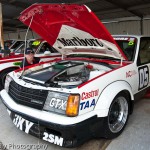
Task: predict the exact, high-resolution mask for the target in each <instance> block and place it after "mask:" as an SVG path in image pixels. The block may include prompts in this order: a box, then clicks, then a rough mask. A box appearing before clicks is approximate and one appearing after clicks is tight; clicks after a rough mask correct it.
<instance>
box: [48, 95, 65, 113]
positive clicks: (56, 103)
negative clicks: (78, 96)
mask: <svg viewBox="0 0 150 150" xmlns="http://www.w3.org/2000/svg"><path fill="white" fill-rule="evenodd" d="M66 103H67V101H64V100H61V99H59V98H54V97H53V98H52V99H51V100H50V103H49V106H50V107H54V108H57V109H62V110H66Z"/></svg>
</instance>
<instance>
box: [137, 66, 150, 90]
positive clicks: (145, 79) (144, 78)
mask: <svg viewBox="0 0 150 150" xmlns="http://www.w3.org/2000/svg"><path fill="white" fill-rule="evenodd" d="M138 71H139V90H141V89H143V88H145V87H146V86H147V85H148V83H149V69H148V67H147V66H142V67H139V69H138Z"/></svg>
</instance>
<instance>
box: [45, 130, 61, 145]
mask: <svg viewBox="0 0 150 150" xmlns="http://www.w3.org/2000/svg"><path fill="white" fill-rule="evenodd" d="M43 140H45V141H48V142H50V143H52V144H56V145H59V146H62V145H63V138H62V137H58V136H56V135H53V134H49V133H47V132H44V133H43Z"/></svg>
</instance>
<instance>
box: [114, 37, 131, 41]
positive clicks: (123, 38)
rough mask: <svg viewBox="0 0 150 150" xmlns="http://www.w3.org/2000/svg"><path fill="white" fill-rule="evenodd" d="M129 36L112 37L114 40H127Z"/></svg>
mask: <svg viewBox="0 0 150 150" xmlns="http://www.w3.org/2000/svg"><path fill="white" fill-rule="evenodd" d="M128 39H129V38H128V37H114V40H121V41H122V40H124V41H127V40H128Z"/></svg>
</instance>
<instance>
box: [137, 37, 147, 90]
mask: <svg viewBox="0 0 150 150" xmlns="http://www.w3.org/2000/svg"><path fill="white" fill-rule="evenodd" d="M137 66H138V74H139V86H138V90H139V91H140V90H143V89H146V88H148V87H149V86H150V37H141V39H140V46H139V55H138V60H137Z"/></svg>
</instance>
